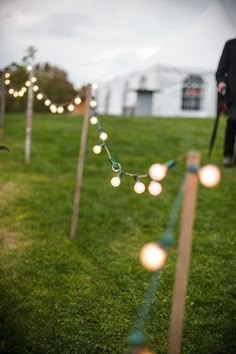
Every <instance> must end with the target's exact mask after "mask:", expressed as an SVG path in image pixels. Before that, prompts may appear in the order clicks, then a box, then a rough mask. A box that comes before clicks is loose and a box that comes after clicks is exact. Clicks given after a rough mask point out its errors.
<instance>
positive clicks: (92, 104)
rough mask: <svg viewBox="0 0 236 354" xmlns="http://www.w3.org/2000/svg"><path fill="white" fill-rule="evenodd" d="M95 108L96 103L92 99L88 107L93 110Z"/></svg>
mask: <svg viewBox="0 0 236 354" xmlns="http://www.w3.org/2000/svg"><path fill="white" fill-rule="evenodd" d="M96 106H97V102H96V101H95V100H94V99H92V100H91V102H90V107H91V108H95V107H96Z"/></svg>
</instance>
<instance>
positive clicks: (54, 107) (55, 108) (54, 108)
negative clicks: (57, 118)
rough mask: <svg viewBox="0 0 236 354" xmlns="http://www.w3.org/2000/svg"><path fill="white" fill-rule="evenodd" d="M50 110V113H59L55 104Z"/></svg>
mask: <svg viewBox="0 0 236 354" xmlns="http://www.w3.org/2000/svg"><path fill="white" fill-rule="evenodd" d="M49 109H50V111H51V112H52V113H56V112H57V107H56V105H55V104H51V106H50V107H49Z"/></svg>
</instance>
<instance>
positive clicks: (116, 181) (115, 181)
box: [111, 176, 121, 187]
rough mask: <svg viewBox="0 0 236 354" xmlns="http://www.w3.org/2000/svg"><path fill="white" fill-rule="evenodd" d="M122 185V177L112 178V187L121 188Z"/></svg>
mask: <svg viewBox="0 0 236 354" xmlns="http://www.w3.org/2000/svg"><path fill="white" fill-rule="evenodd" d="M120 183H121V179H120V177H118V176H116V177H112V179H111V185H112V186H113V187H119V185H120Z"/></svg>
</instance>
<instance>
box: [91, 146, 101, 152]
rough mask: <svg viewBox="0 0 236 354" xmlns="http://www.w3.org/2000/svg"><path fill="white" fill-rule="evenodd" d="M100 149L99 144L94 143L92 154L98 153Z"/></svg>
mask: <svg viewBox="0 0 236 354" xmlns="http://www.w3.org/2000/svg"><path fill="white" fill-rule="evenodd" d="M101 151H102V147H101V145H95V146H94V147H93V152H94V154H100V152H101Z"/></svg>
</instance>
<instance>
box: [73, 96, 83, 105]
mask: <svg viewBox="0 0 236 354" xmlns="http://www.w3.org/2000/svg"><path fill="white" fill-rule="evenodd" d="M81 102H82V100H81V98H80V97H75V99H74V103H75V104H80V103H81Z"/></svg>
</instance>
